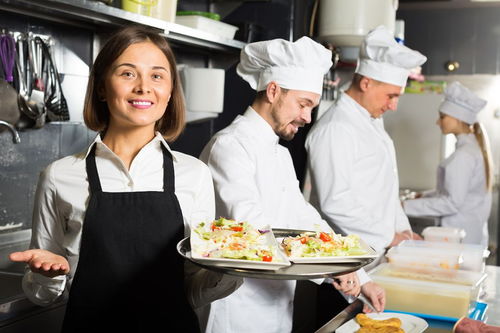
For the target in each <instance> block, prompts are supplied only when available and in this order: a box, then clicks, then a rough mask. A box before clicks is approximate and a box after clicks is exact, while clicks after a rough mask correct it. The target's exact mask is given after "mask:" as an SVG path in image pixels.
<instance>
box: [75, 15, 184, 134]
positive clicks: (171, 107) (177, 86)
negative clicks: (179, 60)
mask: <svg viewBox="0 0 500 333" xmlns="http://www.w3.org/2000/svg"><path fill="white" fill-rule="evenodd" d="M142 42H152V43H153V44H155V45H156V46H157V47H158V48H159V49H160V50H161V51H162V52H163V54H165V56H166V57H167V59H168V63H169V64H170V73H171V77H172V93H171V97H170V101H169V102H168V105H167V109H166V112H165V113H164V114H163V117H162V118H161V119H159V120H158V121H157V122H156V124H155V130H157V131H159V132H160V133H161V134H162V135H163V136H164V137H165V139H166V140H168V141H170V142H172V141H174V140H175V139H176V138H177V137H178V136H179V135H180V134H181V133H182V131H183V130H184V126H185V120H184V119H185V109H186V106H185V102H184V97H183V93H182V86H181V82H180V79H179V74H178V72H177V65H176V61H175V56H174V53H173V52H172V49H171V48H170V45H169V44H168V42H167V41H166V40H165V38H163V37H161V36H160V35H159V34H158V33H157V32H155V31H152V30H150V29H147V28H144V27H141V26H135V25H134V26H128V27H125V28H122V29H120V30H118V31H117V32H116V33H115V34H113V35H112V36H111V37H110V38H109V39H108V41H107V42H106V44H105V45H104V46H103V48H102V50H101V51H100V52H99V54H98V55H97V58H96V60H95V61H94V65H93V66H92V70H91V72H90V77H89V83H88V86H87V94H86V96H85V105H84V110H83V119H84V121H85V124H86V125H87V127H88V128H90V129H91V130H93V131H96V132H101V133H103V132H106V129H107V128H108V125H109V109H108V105H107V103H106V102H105V101H103V100H102V96H101V94H100V91H102V88H103V87H104V82H105V80H106V77H107V75H108V74H109V71H110V69H111V65H112V64H113V62H114V61H115V60H116V59H117V58H118V57H119V56H120V55H121V54H122V53H123V52H124V51H125V50H126V49H127V48H128V47H129V46H130V45H132V44H137V43H142Z"/></svg>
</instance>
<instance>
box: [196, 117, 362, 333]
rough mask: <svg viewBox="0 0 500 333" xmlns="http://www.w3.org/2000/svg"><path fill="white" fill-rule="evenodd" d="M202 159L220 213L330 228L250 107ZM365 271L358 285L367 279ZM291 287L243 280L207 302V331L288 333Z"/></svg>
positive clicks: (279, 223) (273, 223) (300, 226)
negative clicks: (225, 292)
mask: <svg viewBox="0 0 500 333" xmlns="http://www.w3.org/2000/svg"><path fill="white" fill-rule="evenodd" d="M200 159H201V160H202V161H204V162H206V163H207V164H208V166H209V168H210V170H211V172H212V176H213V180H214V187H215V197H216V213H217V215H218V216H224V217H227V218H233V219H236V220H245V221H249V222H251V223H252V224H253V225H256V226H264V225H270V226H271V227H273V228H290V229H312V228H314V225H315V224H316V225H318V226H319V227H320V229H322V230H331V228H330V227H329V226H328V224H327V223H326V222H325V221H324V220H322V219H321V217H320V215H319V213H318V212H317V211H316V210H315V209H314V208H313V207H312V206H311V205H310V204H309V203H308V202H307V201H306V200H305V199H304V196H303V195H302V192H301V191H300V187H299V182H298V180H297V177H296V174H295V170H294V168H293V162H292V158H291V156H290V153H289V151H288V149H286V148H285V147H283V146H281V145H280V144H279V137H278V136H277V135H276V134H275V133H274V131H273V129H272V128H271V126H270V125H269V124H268V123H267V122H266V121H265V120H264V119H263V118H262V117H261V116H260V115H259V114H258V113H257V112H256V111H255V110H254V109H252V108H251V107H249V108H248V109H247V110H246V112H245V113H244V114H243V115H242V116H241V115H240V116H238V117H237V118H236V119H235V120H234V121H233V123H232V124H231V125H229V126H228V127H226V128H225V129H223V130H222V131H220V132H218V133H217V134H216V135H215V136H214V137H213V138H212V139H211V140H210V142H209V143H208V144H207V146H206V147H205V149H204V150H203V152H202V154H201V156H200ZM363 273H364V271H362V272H361V274H359V278H360V282H361V283H364V282H366V281H367V280H369V278H368V277H367V276H366V273H364V274H363ZM295 285H296V282H295V281H284V280H263V279H250V278H245V279H244V283H243V285H241V287H240V288H239V289H237V290H236V291H235V292H233V293H232V294H230V295H229V296H227V297H225V298H222V299H219V300H216V301H214V302H213V303H212V304H211V309H210V316H209V318H208V322H207V324H206V332H212V333H224V332H228V333H229V332H231V333H233V332H239V333H242V332H259V333H267V332H269V333H270V332H274V333H286V332H290V331H291V329H292V314H293V299H294V293H295ZM203 326H204V325H203V324H202V327H203Z"/></svg>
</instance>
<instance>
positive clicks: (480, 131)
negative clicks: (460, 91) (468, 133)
mask: <svg viewBox="0 0 500 333" xmlns="http://www.w3.org/2000/svg"><path fill="white" fill-rule="evenodd" d="M473 132H474V135H475V136H476V140H477V142H478V143H479V148H480V149H481V153H482V154H483V160H484V171H485V175H486V188H487V190H488V191H491V189H492V186H493V184H492V183H493V164H492V161H491V150H490V142H489V139H488V134H487V133H486V131H485V130H484V127H483V125H481V124H480V123H474V125H473Z"/></svg>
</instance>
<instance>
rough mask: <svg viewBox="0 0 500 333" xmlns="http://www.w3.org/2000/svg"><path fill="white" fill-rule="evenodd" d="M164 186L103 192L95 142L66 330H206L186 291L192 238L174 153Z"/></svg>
mask: <svg viewBox="0 0 500 333" xmlns="http://www.w3.org/2000/svg"><path fill="white" fill-rule="evenodd" d="M161 147H162V150H163V170H164V175H163V192H120V193H112V192H103V191H102V188H101V183H100V180H99V175H98V173H97V168H96V163H95V149H96V146H95V145H94V147H93V148H92V150H91V152H90V153H89V155H88V156H87V159H86V164H87V175H88V181H89V185H90V191H91V192H90V193H91V194H90V202H89V204H88V208H87V211H86V214H85V220H84V223H83V229H82V239H81V245H80V258H79V261H78V267H77V269H76V272H75V276H74V278H73V283H72V286H71V290H70V293H69V299H68V304H67V308H66V315H65V318H64V323H63V332H71V333H73V332H82V333H83V332H85V333H88V332H159V331H162V332H199V329H198V322H197V320H196V316H195V314H194V312H193V311H192V309H191V307H190V306H189V304H188V303H187V300H186V297H185V294H184V271H183V264H184V262H183V258H182V257H181V256H180V255H179V254H178V253H177V250H176V244H177V242H178V241H179V240H181V239H182V238H183V237H184V223H183V218H182V212H181V209H180V206H179V202H178V201H177V197H176V196H175V187H174V186H175V182H174V166H173V162H172V155H171V154H170V152H169V151H168V150H167V149H166V148H165V147H164V146H163V145H161Z"/></svg>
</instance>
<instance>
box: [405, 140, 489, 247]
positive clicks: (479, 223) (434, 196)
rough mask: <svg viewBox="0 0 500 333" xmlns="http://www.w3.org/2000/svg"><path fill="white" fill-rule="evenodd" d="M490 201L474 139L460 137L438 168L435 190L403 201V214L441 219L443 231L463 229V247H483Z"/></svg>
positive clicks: (479, 151)
mask: <svg viewBox="0 0 500 333" xmlns="http://www.w3.org/2000/svg"><path fill="white" fill-rule="evenodd" d="M491 200H492V197H491V191H487V189H486V176H485V170H484V160H483V155H482V153H481V149H480V147H479V144H478V142H477V140H476V137H475V135H474V134H460V135H458V136H457V143H456V147H455V152H454V153H453V154H451V155H450V156H449V157H448V158H446V159H445V160H443V161H442V162H441V163H440V164H439V167H438V172H437V189H436V190H435V191H431V192H427V193H426V194H425V196H424V197H422V198H419V199H415V200H407V201H405V203H404V210H405V212H406V214H408V215H409V216H429V217H440V218H441V224H442V225H443V226H445V227H454V228H463V229H465V232H466V235H465V239H464V243H474V244H481V245H483V246H485V247H486V246H487V245H488V223H487V222H488V218H489V216H490V211H491Z"/></svg>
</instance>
